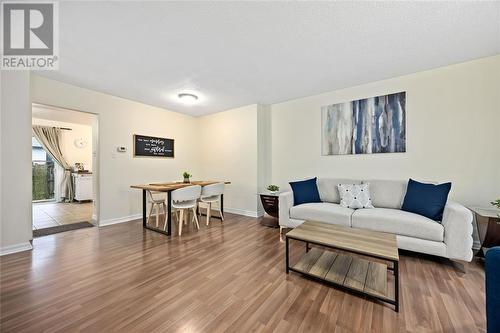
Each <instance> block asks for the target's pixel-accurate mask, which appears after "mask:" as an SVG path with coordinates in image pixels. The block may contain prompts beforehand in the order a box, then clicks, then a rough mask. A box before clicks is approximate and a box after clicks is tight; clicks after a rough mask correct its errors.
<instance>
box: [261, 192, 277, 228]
mask: <svg viewBox="0 0 500 333" xmlns="http://www.w3.org/2000/svg"><path fill="white" fill-rule="evenodd" d="M259 195H260V201H261V202H262V206H263V207H264V211H265V212H266V214H265V215H264V216H263V217H261V219H260V224H262V225H265V226H266V227H272V228H278V227H279V226H280V225H279V219H278V212H279V211H278V210H279V195H280V194H279V193H273V192H263V193H259Z"/></svg>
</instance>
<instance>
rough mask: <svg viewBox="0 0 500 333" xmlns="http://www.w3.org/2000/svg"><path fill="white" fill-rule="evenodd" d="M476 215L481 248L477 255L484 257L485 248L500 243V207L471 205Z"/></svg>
mask: <svg viewBox="0 0 500 333" xmlns="http://www.w3.org/2000/svg"><path fill="white" fill-rule="evenodd" d="M469 209H470V210H471V211H472V212H473V213H474V214H475V216H476V224H477V231H478V232H479V241H480V242H481V249H480V250H479V251H478V253H477V254H476V256H478V257H484V253H485V251H484V249H485V248H486V249H488V248H490V247H493V246H499V245H500V217H499V215H498V214H500V210H499V209H495V208H482V207H469Z"/></svg>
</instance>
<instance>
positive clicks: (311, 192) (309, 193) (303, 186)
mask: <svg viewBox="0 0 500 333" xmlns="http://www.w3.org/2000/svg"><path fill="white" fill-rule="evenodd" d="M290 187H291V188H292V191H293V205H294V206H296V205H300V204H303V203H307V202H321V199H320V197H319V192H318V186H317V185H316V177H314V178H311V179H307V180H302V181H298V182H290Z"/></svg>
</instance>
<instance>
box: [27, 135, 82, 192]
mask: <svg viewBox="0 0 500 333" xmlns="http://www.w3.org/2000/svg"><path fill="white" fill-rule="evenodd" d="M33 135H34V136H35V137H36V139H37V140H38V142H40V144H41V145H42V146H43V149H45V151H47V152H48V153H49V154H50V155H51V156H52V158H53V159H54V160H55V161H56V162H57V163H58V164H59V165H60V166H61V167H62V168H63V169H64V173H63V177H62V182H61V189H60V196H61V200H60V201H66V202H71V201H73V199H74V191H73V182H72V180H71V167H70V165H69V164H68V162H66V160H65V159H64V156H63V154H62V152H61V145H60V142H61V129H59V128H57V127H45V126H33Z"/></svg>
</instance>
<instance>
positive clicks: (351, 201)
mask: <svg viewBox="0 0 500 333" xmlns="http://www.w3.org/2000/svg"><path fill="white" fill-rule="evenodd" d="M337 188H338V190H339V194H340V205H341V206H342V207H346V208H352V209H359V208H374V207H373V205H372V199H371V198H370V184H369V183H365V184H339V185H337Z"/></svg>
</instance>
